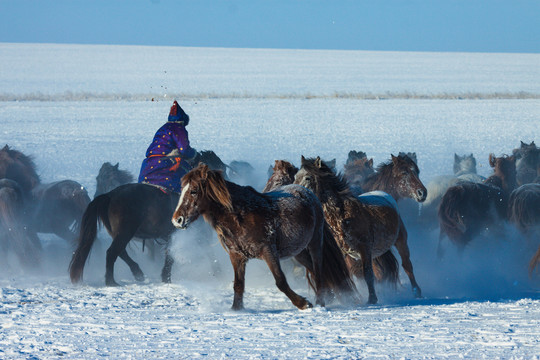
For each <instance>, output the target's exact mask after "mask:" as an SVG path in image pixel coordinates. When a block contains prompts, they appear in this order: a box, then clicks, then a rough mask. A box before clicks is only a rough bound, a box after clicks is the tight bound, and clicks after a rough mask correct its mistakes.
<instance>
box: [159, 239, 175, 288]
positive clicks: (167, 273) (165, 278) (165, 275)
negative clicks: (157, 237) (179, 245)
mask: <svg viewBox="0 0 540 360" xmlns="http://www.w3.org/2000/svg"><path fill="white" fill-rule="evenodd" d="M173 264H174V258H173V257H172V256H171V254H170V251H169V242H167V248H166V249H165V263H164V264H163V269H162V270H161V281H162V282H163V283H165V284H170V283H171V270H172V266H173Z"/></svg>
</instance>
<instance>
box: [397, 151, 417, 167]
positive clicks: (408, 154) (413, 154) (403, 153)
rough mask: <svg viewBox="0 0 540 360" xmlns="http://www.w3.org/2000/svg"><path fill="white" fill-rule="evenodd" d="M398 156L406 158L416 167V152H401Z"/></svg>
mask: <svg viewBox="0 0 540 360" xmlns="http://www.w3.org/2000/svg"><path fill="white" fill-rule="evenodd" d="M398 156H408V157H409V159H411V160H412V161H413V162H414V163H415V164H416V165H418V158H417V157H416V152H403V151H400V152H399V154H398Z"/></svg>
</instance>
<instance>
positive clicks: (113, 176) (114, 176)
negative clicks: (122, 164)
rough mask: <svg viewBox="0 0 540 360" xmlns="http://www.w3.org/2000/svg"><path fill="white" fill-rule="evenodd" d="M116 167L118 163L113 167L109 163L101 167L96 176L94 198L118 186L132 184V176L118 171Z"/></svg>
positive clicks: (126, 172)
mask: <svg viewBox="0 0 540 360" xmlns="http://www.w3.org/2000/svg"><path fill="white" fill-rule="evenodd" d="M118 165H119V164H118V163H116V165H113V164H111V163H110V162H106V163H103V165H101V168H100V169H99V173H98V175H97V176H96V193H95V194H94V198H95V197H97V196H99V195H101V194H105V193H108V192H109V191H111V190H113V189H115V188H117V187H118V186H120V185H124V184H127V183H131V182H133V175H131V174H130V173H129V172H128V171H126V170H120V169H119V168H118Z"/></svg>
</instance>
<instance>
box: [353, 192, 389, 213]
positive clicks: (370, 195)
mask: <svg viewBox="0 0 540 360" xmlns="http://www.w3.org/2000/svg"><path fill="white" fill-rule="evenodd" d="M358 199H359V200H360V201H361V202H362V203H363V204H365V205H369V206H387V207H391V208H393V209H394V210H395V211H398V212H399V210H398V206H397V202H396V200H395V199H394V198H393V197H392V196H391V195H390V194H388V193H386V192H384V191H380V190H375V191H369V192H367V193H363V194H361V195H359V196H358Z"/></svg>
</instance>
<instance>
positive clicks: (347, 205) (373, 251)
mask: <svg viewBox="0 0 540 360" xmlns="http://www.w3.org/2000/svg"><path fill="white" fill-rule="evenodd" d="M294 183H295V184H299V185H302V186H304V187H306V188H308V189H311V190H312V191H313V192H314V193H315V195H317V197H318V198H319V200H320V201H321V203H322V206H323V209H324V215H325V218H326V221H327V222H328V224H329V225H330V228H331V229H332V232H333V234H334V237H335V238H336V241H337V243H338V245H339V247H340V248H341V251H342V252H343V254H344V255H345V259H346V262H347V265H348V267H349V270H350V271H351V273H353V274H354V275H356V276H357V277H360V276H363V277H364V279H365V281H366V284H367V286H368V291H369V299H368V302H369V303H370V304H375V303H376V302H377V295H376V294H375V287H374V272H373V264H372V261H373V259H375V258H378V257H381V256H383V258H382V259H381V260H383V261H385V262H388V263H395V262H396V260H395V257H394V255H393V254H392V251H391V248H392V246H395V247H396V248H397V250H398V252H399V254H400V256H401V260H402V266H403V269H404V270H405V272H406V273H407V275H408V276H409V280H410V282H411V286H412V288H413V293H414V294H415V295H416V296H418V297H420V296H421V290H420V287H419V286H418V283H417V282H416V279H415V277H414V273H413V267H412V263H411V261H410V258H409V257H410V256H409V247H408V245H407V231H406V230H405V226H404V224H403V221H402V220H401V217H400V215H399V212H398V209H397V204H396V201H395V200H394V199H393V198H392V197H391V196H390V195H388V194H386V193H383V192H382V191H377V192H371V193H368V194H364V195H362V196H359V197H356V196H354V195H353V194H352V192H351V190H350V188H349V186H348V184H347V182H346V180H344V179H343V176H341V175H336V174H335V173H334V171H333V170H332V169H331V168H329V167H328V166H327V165H326V164H325V163H324V162H323V161H322V160H321V159H320V158H319V157H317V158H316V159H305V158H304V157H303V156H302V167H301V168H300V170H299V171H298V173H297V174H296V180H295V182H294ZM402 191H404V192H405V191H407V192H410V190H407V189H403V190H402ZM359 259H361V260H362V267H361V271H360V269H359V266H356V265H358V264H357V261H356V260H359ZM389 271H392V272H393V274H392V275H391V276H392V277H393V278H394V279H395V280H396V281H397V278H398V271H399V270H398V268H397V266H394V267H393V268H389Z"/></svg>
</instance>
